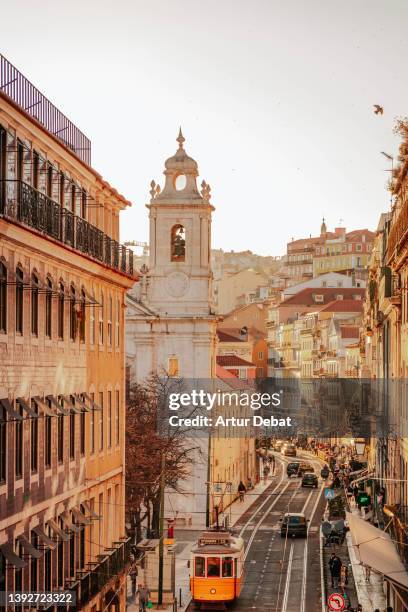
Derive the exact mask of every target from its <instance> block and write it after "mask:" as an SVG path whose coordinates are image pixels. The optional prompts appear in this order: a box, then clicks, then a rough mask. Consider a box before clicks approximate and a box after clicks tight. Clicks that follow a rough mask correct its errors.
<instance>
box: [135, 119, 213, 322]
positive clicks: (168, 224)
mask: <svg viewBox="0 0 408 612" xmlns="http://www.w3.org/2000/svg"><path fill="white" fill-rule="evenodd" d="M184 140H185V139H184V137H183V134H182V132H181V129H180V132H179V135H178V138H177V142H178V144H179V146H178V150H177V151H176V153H175V155H173V156H172V157H170V158H169V159H167V160H166V162H165V170H164V175H165V177H166V178H165V183H164V187H163V190H161V189H160V187H159V186H158V185H156V183H155V182H154V181H152V183H151V191H150V194H151V196H152V197H151V200H150V204H148V205H147V207H148V209H149V211H150V283H149V287H148V295H147V299H148V303H149V305H150V306H151V307H152V308H153V309H154V310H156V311H157V312H160V313H163V314H164V313H165V314H167V315H177V316H180V315H184V316H185V315H188V314H191V315H194V316H204V317H205V316H208V315H209V314H211V281H212V273H211V214H212V212H213V210H214V207H213V206H212V205H211V204H210V187H209V185H207V184H206V183H205V181H203V182H202V184H201V187H202V189H201V192H199V191H198V189H197V176H198V167H197V162H195V161H194V159H192V158H191V157H189V156H188V155H187V153H186V151H185V149H184Z"/></svg>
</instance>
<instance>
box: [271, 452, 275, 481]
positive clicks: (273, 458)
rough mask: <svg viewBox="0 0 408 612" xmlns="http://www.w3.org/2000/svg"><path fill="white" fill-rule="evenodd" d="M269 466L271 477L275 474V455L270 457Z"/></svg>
mask: <svg viewBox="0 0 408 612" xmlns="http://www.w3.org/2000/svg"><path fill="white" fill-rule="evenodd" d="M271 465H272V476H273V475H274V474H275V455H272V457H271Z"/></svg>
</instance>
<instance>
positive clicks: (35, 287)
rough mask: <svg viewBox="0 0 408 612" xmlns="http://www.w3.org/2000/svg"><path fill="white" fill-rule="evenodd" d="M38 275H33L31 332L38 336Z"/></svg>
mask: <svg viewBox="0 0 408 612" xmlns="http://www.w3.org/2000/svg"><path fill="white" fill-rule="evenodd" d="M38 292H39V289H38V276H37V275H36V274H35V272H33V273H32V275H31V333H32V334H33V336H38Z"/></svg>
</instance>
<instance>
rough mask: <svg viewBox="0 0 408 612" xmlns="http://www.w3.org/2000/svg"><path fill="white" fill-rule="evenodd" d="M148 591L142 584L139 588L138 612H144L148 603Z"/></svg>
mask: <svg viewBox="0 0 408 612" xmlns="http://www.w3.org/2000/svg"><path fill="white" fill-rule="evenodd" d="M149 598H150V591H149V589H148V588H147V587H146V586H144V585H143V584H141V585H140V587H139V610H140V612H145V610H146V607H147V604H148V603H149Z"/></svg>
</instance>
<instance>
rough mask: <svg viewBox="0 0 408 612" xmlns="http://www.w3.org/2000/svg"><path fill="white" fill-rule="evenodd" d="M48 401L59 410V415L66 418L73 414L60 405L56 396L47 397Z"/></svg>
mask: <svg viewBox="0 0 408 612" xmlns="http://www.w3.org/2000/svg"><path fill="white" fill-rule="evenodd" d="M47 399H48V400H50V402H51V404H52V405H53V406H54V408H56V409H57V410H58V414H63V415H64V416H68V415H69V414H71V411H70V410H67V409H66V408H64V407H63V406H61V404H60V403H59V401H58V399H57V398H56V397H55V396H54V395H47Z"/></svg>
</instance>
